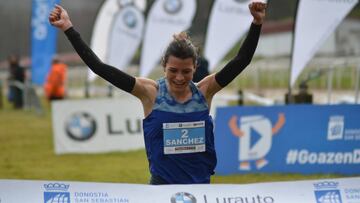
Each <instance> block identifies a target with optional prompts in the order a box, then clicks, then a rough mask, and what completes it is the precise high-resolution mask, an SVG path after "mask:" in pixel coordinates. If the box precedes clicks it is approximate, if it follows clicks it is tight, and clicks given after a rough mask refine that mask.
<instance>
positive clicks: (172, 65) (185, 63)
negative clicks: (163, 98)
mask: <svg viewBox="0 0 360 203" xmlns="http://www.w3.org/2000/svg"><path fill="white" fill-rule="evenodd" d="M194 72H195V66H194V63H193V59H192V58H186V59H181V58H177V57H175V56H169V58H168V61H167V63H166V65H165V77H166V79H167V80H168V82H169V86H170V91H175V92H182V91H184V90H186V88H187V87H188V86H189V83H190V81H191V80H192V78H193V75H194Z"/></svg>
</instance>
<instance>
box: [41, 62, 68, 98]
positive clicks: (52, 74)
mask: <svg viewBox="0 0 360 203" xmlns="http://www.w3.org/2000/svg"><path fill="white" fill-rule="evenodd" d="M66 78H67V65H66V64H64V63H62V62H60V60H59V59H58V57H54V58H53V60H52V65H51V68H50V71H49V73H48V75H47V78H46V81H45V84H44V92H45V96H46V98H47V99H48V100H49V101H52V100H60V99H64V98H65V94H66V90H65V82H66Z"/></svg>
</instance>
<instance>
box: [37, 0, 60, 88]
mask: <svg viewBox="0 0 360 203" xmlns="http://www.w3.org/2000/svg"><path fill="white" fill-rule="evenodd" d="M59 3H60V0H33V1H32V14H31V80H32V82H33V83H34V84H37V85H42V84H44V82H45V79H46V76H47V74H48V72H49V69H50V67H51V61H52V58H53V56H54V54H55V53H56V37H57V30H56V28H54V27H52V26H51V25H50V23H49V20H48V17H49V13H50V11H51V10H52V8H53V7H54V5H55V4H59Z"/></svg>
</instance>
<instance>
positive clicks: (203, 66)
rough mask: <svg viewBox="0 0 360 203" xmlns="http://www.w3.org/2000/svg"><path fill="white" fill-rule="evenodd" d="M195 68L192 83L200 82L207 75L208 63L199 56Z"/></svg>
mask: <svg viewBox="0 0 360 203" xmlns="http://www.w3.org/2000/svg"><path fill="white" fill-rule="evenodd" d="M197 64H198V65H197V68H196V70H195V73H194V77H193V82H195V83H196V82H200V81H201V80H202V79H204V78H205V77H206V76H208V75H209V62H208V60H207V59H206V58H205V57H204V56H199V57H198V59H197Z"/></svg>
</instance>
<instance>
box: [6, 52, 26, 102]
mask: <svg viewBox="0 0 360 203" xmlns="http://www.w3.org/2000/svg"><path fill="white" fill-rule="evenodd" d="M8 63H9V77H8V84H9V89H8V101H9V102H11V103H13V106H14V108H15V109H21V108H22V107H23V103H24V101H23V90H24V82H25V68H24V67H22V66H20V64H19V56H18V55H15V54H13V55H10V56H9V57H8Z"/></svg>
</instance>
